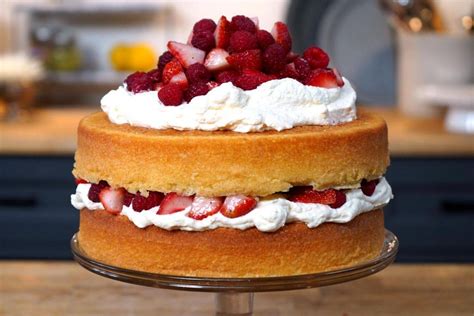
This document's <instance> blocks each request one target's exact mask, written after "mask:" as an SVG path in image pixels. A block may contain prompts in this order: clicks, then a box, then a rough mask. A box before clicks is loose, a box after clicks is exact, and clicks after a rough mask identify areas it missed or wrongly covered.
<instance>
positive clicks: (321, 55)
mask: <svg viewBox="0 0 474 316" xmlns="http://www.w3.org/2000/svg"><path fill="white" fill-rule="evenodd" d="M303 57H304V58H305V59H306V60H307V61H308V63H309V65H310V66H311V68H313V69H316V68H326V67H327V66H328V65H329V56H328V54H326V52H325V51H323V50H322V49H321V48H319V47H316V46H311V47H309V48H307V49H306V50H305V51H304V53H303Z"/></svg>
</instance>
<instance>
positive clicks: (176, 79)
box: [170, 71, 188, 90]
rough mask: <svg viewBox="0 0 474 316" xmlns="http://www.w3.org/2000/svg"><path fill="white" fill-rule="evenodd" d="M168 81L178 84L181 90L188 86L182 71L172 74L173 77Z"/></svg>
mask: <svg viewBox="0 0 474 316" xmlns="http://www.w3.org/2000/svg"><path fill="white" fill-rule="evenodd" d="M170 83H173V84H176V85H178V86H180V87H181V89H182V90H186V89H187V88H188V78H186V74H185V73H184V71H181V72H179V73H177V74H176V75H174V76H173V78H171V80H170Z"/></svg>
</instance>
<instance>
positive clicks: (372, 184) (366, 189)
mask: <svg viewBox="0 0 474 316" xmlns="http://www.w3.org/2000/svg"><path fill="white" fill-rule="evenodd" d="M377 184H379V179H375V180H371V181H367V180H365V179H364V180H362V182H361V183H360V189H361V190H362V193H364V194H365V195H367V196H372V194H374V192H375V188H376V187H377Z"/></svg>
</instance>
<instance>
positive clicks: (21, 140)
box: [0, 108, 474, 157]
mask: <svg viewBox="0 0 474 316" xmlns="http://www.w3.org/2000/svg"><path fill="white" fill-rule="evenodd" d="M370 109H371V110H372V111H374V112H376V113H379V114H380V115H382V116H383V117H384V118H385V119H386V121H387V124H388V128H389V144H390V151H391V154H392V155H394V156H438V157H443V156H474V136H473V135H463V134H454V133H448V132H446V131H445V130H444V127H443V120H442V119H416V118H409V117H406V116H404V115H402V114H400V113H399V112H397V111H396V109H394V108H370ZM98 110H99V108H88V109H40V110H37V111H36V113H35V116H33V118H32V119H31V122H28V123H0V154H20V155H38V154H39V155H72V154H73V153H74V150H75V147H76V128H77V124H78V123H79V120H80V119H81V118H82V117H84V116H85V115H87V114H88V113H91V112H94V111H98Z"/></svg>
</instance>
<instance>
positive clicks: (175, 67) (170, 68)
mask: <svg viewBox="0 0 474 316" xmlns="http://www.w3.org/2000/svg"><path fill="white" fill-rule="evenodd" d="M180 72H183V66H181V64H180V63H179V61H178V60H177V59H173V60H171V61H170V62H168V63H167V64H166V66H165V68H164V69H163V76H162V80H163V83H164V84H168V83H169V82H170V80H171V78H173V77H174V76H175V75H177V74H179V73H180Z"/></svg>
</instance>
